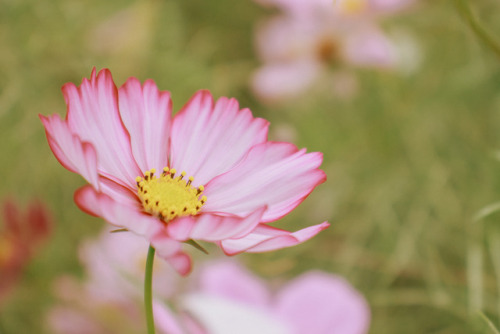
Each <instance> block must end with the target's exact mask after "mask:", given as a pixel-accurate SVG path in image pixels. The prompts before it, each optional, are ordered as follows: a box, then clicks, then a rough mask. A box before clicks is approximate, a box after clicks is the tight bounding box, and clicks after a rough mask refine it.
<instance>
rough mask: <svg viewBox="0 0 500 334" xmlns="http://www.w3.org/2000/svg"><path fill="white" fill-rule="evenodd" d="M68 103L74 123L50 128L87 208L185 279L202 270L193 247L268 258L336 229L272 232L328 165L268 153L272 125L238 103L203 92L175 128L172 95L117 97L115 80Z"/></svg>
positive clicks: (98, 78) (75, 93) (105, 78)
mask: <svg viewBox="0 0 500 334" xmlns="http://www.w3.org/2000/svg"><path fill="white" fill-rule="evenodd" d="M63 94H64V97H65V99H66V103H67V105H68V113H67V117H66V119H64V120H63V119H61V118H60V117H59V116H58V115H52V116H49V117H45V116H40V118H41V120H42V123H43V125H44V126H45V130H46V133H47V139H48V141H49V145H50V147H51V149H52V151H53V153H54V155H55V156H56V158H57V159H58V160H59V162H60V163H61V164H62V165H63V166H64V167H66V168H67V169H69V170H70V171H73V172H76V173H78V174H80V175H82V176H83V177H84V178H85V179H86V180H87V181H88V182H89V185H87V186H84V187H83V188H81V189H79V190H78V191H77V192H76V193H75V201H76V203H77V205H78V206H79V207H80V208H81V209H82V210H84V211H86V212H88V213H90V214H92V215H95V216H100V217H103V218H104V219H105V220H107V221H108V222H109V223H111V224H113V225H116V226H119V227H120V228H125V229H127V230H129V231H132V232H134V233H136V234H138V235H141V236H143V237H145V238H146V239H147V240H148V241H149V242H150V243H151V244H152V245H153V246H154V247H155V248H156V250H157V254H159V255H160V256H161V257H163V258H165V259H166V260H167V261H168V262H170V263H171V264H172V265H173V266H174V267H175V268H176V269H177V270H178V271H179V272H180V273H182V274H187V273H188V272H189V270H190V268H191V262H190V258H189V256H187V255H186V254H185V253H184V252H183V251H182V249H181V246H182V242H186V241H189V240H202V241H208V242H215V243H217V244H218V245H219V246H220V247H221V248H222V249H223V251H224V252H225V253H226V254H228V255H233V254H237V253H241V252H245V251H246V252H263V251H269V250H274V249H279V248H283V247H288V246H293V245H296V244H298V243H301V242H303V241H305V240H307V239H309V238H311V237H313V236H314V235H316V234H317V233H318V232H320V231H321V230H323V229H325V228H326V227H328V226H329V224H328V223H326V222H324V223H322V224H319V225H315V226H310V227H308V228H305V229H303V230H300V231H297V232H293V233H291V232H288V231H284V230H281V229H277V228H274V227H271V226H269V225H268V224H267V223H269V222H272V221H275V220H277V219H278V218H280V217H282V216H284V215H286V214H288V213H289V212H290V211H291V210H292V209H294V208H295V207H296V206H297V205H298V204H299V203H300V202H302V201H303V200H304V198H305V197H306V196H307V195H308V194H309V193H310V192H311V191H312V190H313V189H314V187H316V186H317V185H318V184H320V183H322V182H324V181H325V179H326V177H325V174H324V172H323V171H321V170H320V169H318V167H319V165H320V164H321V162H322V154H321V153H317V152H314V153H306V151H305V150H304V149H302V150H298V149H297V148H296V147H295V146H294V145H292V144H289V143H282V142H271V141H268V140H267V129H268V125H269V124H268V122H267V121H265V120H263V119H261V118H254V117H253V116H252V113H251V112H250V110H248V109H241V110H240V108H239V106H238V102H237V101H236V100H235V99H228V98H225V97H222V98H220V99H219V100H218V101H217V102H214V100H213V98H212V96H211V95H210V93H209V92H208V91H199V92H198V93H196V94H195V95H194V96H193V97H192V98H191V100H190V101H188V102H187V104H186V105H185V106H184V107H183V108H182V109H181V110H180V111H179V112H178V113H177V114H176V115H175V117H172V102H171V99H170V93H169V92H166V91H159V90H158V88H157V87H156V85H155V83H154V82H153V81H152V80H147V81H146V82H145V83H144V84H143V85H141V83H140V82H139V81H138V80H137V79H135V78H130V79H128V80H127V82H126V83H125V84H124V85H123V86H122V87H120V89H117V88H116V86H115V84H114V82H113V79H112V77H111V73H110V72H109V71H108V70H107V69H105V70H102V71H100V72H99V73H98V74H97V73H96V71H95V69H94V70H93V71H92V74H91V77H90V79H84V80H83V82H82V84H81V85H80V87H76V86H75V85H74V84H72V83H68V84H66V85H64V86H63Z"/></svg>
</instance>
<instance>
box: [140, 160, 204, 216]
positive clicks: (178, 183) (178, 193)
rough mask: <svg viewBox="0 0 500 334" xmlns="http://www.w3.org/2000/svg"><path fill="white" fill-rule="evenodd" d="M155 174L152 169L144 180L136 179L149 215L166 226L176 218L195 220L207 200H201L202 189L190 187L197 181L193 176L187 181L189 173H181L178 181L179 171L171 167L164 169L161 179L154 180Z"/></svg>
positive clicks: (202, 198) (142, 178)
mask: <svg viewBox="0 0 500 334" xmlns="http://www.w3.org/2000/svg"><path fill="white" fill-rule="evenodd" d="M155 172H156V171H155V169H151V170H150V171H147V172H146V173H144V177H140V176H138V177H137V178H136V179H135V180H136V181H137V194H138V196H139V198H140V199H141V202H142V205H143V207H144V210H145V211H146V212H148V213H150V214H152V215H155V216H157V217H159V218H160V219H161V220H163V221H165V222H169V221H171V220H172V219H174V218H175V217H182V216H190V215H191V216H194V215H196V214H197V213H198V212H200V210H201V207H202V206H203V204H205V202H206V201H207V197H206V196H201V194H202V193H203V190H204V187H203V186H199V187H198V188H195V187H193V186H191V183H192V182H193V180H194V178H193V177H192V176H190V177H189V178H188V179H187V180H186V179H185V178H184V177H185V176H186V172H182V173H181V174H180V175H178V176H177V177H176V176H175V173H176V170H175V169H174V168H172V169H169V168H168V167H165V168H163V173H162V174H161V175H160V176H159V177H156V176H155ZM200 196H201V197H200Z"/></svg>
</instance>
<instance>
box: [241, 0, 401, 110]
mask: <svg viewBox="0 0 500 334" xmlns="http://www.w3.org/2000/svg"><path fill="white" fill-rule="evenodd" d="M259 2H261V3H264V4H267V5H274V6H276V7H278V8H280V9H281V10H282V13H281V14H279V15H277V16H275V17H272V18H271V19H269V20H267V21H265V22H263V23H262V24H260V25H259V26H258V27H257V32H256V49H257V53H258V55H259V57H260V59H261V60H262V62H263V65H262V66H261V67H260V68H259V69H257V71H256V72H255V74H254V76H253V78H252V83H251V85H252V89H253V90H254V92H255V94H256V95H257V97H259V98H260V99H262V100H263V101H267V102H279V101H285V100H289V99H291V98H293V97H294V96H297V95H299V94H300V93H303V92H304V91H306V90H307V89H308V88H310V87H312V86H313V85H315V84H316V83H318V82H319V83H325V84H326V85H329V81H330V80H329V78H330V76H332V77H333V80H342V78H339V79H337V78H336V76H335V73H336V71H332V68H338V67H339V65H340V66H350V67H358V68H377V69H394V68H396V67H399V66H400V58H401V57H400V51H399V46H398V45H397V42H396V41H394V40H393V39H391V38H389V37H388V36H387V34H385V33H384V32H383V31H382V30H381V29H380V28H379V25H378V23H377V22H376V21H377V20H376V18H378V16H380V15H382V14H387V13H392V12H394V11H396V9H397V8H401V7H403V6H405V5H406V4H407V3H408V2H409V0H339V1H331V0H260V1H259ZM332 72H333V74H332ZM325 79H327V80H325ZM332 90H333V89H332Z"/></svg>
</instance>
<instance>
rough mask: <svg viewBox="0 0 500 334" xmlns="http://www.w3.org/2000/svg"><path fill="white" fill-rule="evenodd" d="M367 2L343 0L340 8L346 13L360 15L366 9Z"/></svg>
mask: <svg viewBox="0 0 500 334" xmlns="http://www.w3.org/2000/svg"><path fill="white" fill-rule="evenodd" d="M366 6H367V3H366V0H343V1H341V2H340V7H341V9H342V11H343V12H344V13H347V14H358V13H361V12H363V11H364V10H365V9H366Z"/></svg>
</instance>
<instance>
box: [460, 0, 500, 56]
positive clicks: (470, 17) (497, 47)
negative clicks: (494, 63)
mask: <svg viewBox="0 0 500 334" xmlns="http://www.w3.org/2000/svg"><path fill="white" fill-rule="evenodd" d="M455 6H456V7H457V9H458V11H459V13H460V14H461V15H462V17H463V19H464V20H465V21H466V22H467V24H468V25H469V27H470V28H471V29H472V31H473V32H474V33H475V34H476V36H477V37H478V38H479V39H480V40H481V41H482V42H483V43H485V44H486V45H487V46H488V47H489V48H490V49H491V50H492V51H493V52H495V54H496V55H497V57H499V58H500V44H498V42H497V41H496V40H495V39H494V38H493V37H492V36H491V35H490V34H489V33H488V31H486V29H484V28H483V27H482V26H481V24H480V23H479V20H478V19H477V18H476V17H475V16H474V14H473V13H472V10H471V9H470V7H469V4H468V3H467V0H455Z"/></svg>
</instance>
